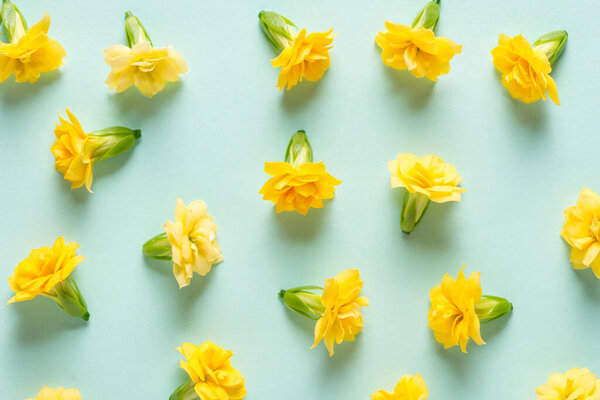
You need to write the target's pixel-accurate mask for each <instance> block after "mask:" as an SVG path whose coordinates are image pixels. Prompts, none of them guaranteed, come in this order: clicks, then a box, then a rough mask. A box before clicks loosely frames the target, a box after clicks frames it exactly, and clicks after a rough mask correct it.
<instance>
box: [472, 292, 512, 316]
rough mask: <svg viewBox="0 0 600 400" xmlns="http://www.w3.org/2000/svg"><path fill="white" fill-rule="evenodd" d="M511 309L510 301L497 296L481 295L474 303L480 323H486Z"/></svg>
mask: <svg viewBox="0 0 600 400" xmlns="http://www.w3.org/2000/svg"><path fill="white" fill-rule="evenodd" d="M512 310H513V305H512V303H511V302H510V301H508V300H506V299H505V298H502V297H497V296H482V297H481V300H479V302H478V303H477V304H475V312H476V313H477V317H479V321H480V322H481V323H486V322H490V321H493V320H495V319H498V318H500V317H503V316H504V315H506V314H508V313H509V312H511V311H512Z"/></svg>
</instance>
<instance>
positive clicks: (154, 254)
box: [142, 232, 173, 261]
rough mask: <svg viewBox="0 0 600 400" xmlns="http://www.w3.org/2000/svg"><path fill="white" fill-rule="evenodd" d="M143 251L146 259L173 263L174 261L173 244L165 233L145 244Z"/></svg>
mask: <svg viewBox="0 0 600 400" xmlns="http://www.w3.org/2000/svg"><path fill="white" fill-rule="evenodd" d="M142 251H143V253H144V255H145V256H146V257H150V258H154V259H156V260H164V261H171V260H172V259H173V253H172V247H171V243H169V238H168V237H167V234H166V233H164V232H163V233H160V234H158V235H156V236H154V237H153V238H152V239H150V240H148V241H147V242H146V243H144V246H143V247H142Z"/></svg>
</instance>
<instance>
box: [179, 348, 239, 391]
mask: <svg viewBox="0 0 600 400" xmlns="http://www.w3.org/2000/svg"><path fill="white" fill-rule="evenodd" d="M177 350H178V351H179V352H181V354H183V356H184V357H185V358H186V361H183V360H181V361H180V362H179V366H180V367H181V368H182V369H183V370H185V372H187V374H188V376H189V378H190V379H189V380H188V381H187V382H186V383H184V384H183V385H182V386H180V387H179V388H177V390H175V392H173V394H172V395H171V397H170V398H169V400H190V399H197V398H199V399H200V400H241V399H243V398H244V396H246V388H245V385H244V377H243V376H242V374H241V373H240V372H239V371H238V370H237V369H235V368H233V367H232V366H231V361H230V358H231V357H232V356H233V353H232V352H231V351H229V350H225V349H224V348H222V347H219V346H217V345H215V344H213V343H211V342H208V341H207V342H204V343H202V344H201V345H200V346H196V345H193V344H191V343H183V344H182V345H181V347H178V348H177Z"/></svg>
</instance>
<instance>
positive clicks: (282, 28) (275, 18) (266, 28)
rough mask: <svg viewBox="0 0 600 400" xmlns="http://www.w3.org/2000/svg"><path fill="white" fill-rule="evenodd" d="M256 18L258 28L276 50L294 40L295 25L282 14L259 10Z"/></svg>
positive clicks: (281, 48)
mask: <svg viewBox="0 0 600 400" xmlns="http://www.w3.org/2000/svg"><path fill="white" fill-rule="evenodd" d="M258 19H259V21H260V28H261V29H262V31H263V33H264V34H265V36H266V37H267V39H268V40H269V42H271V44H272V45H273V46H274V47H275V48H276V49H277V51H279V52H281V50H283V49H284V48H286V47H288V46H290V45H291V43H292V42H293V41H294V38H295V37H296V31H295V29H294V28H296V25H294V23H293V22H292V21H290V20H289V19H287V18H286V17H284V16H283V15H279V14H277V13H276V12H273V11H261V12H259V13H258Z"/></svg>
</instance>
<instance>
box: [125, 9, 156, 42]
mask: <svg viewBox="0 0 600 400" xmlns="http://www.w3.org/2000/svg"><path fill="white" fill-rule="evenodd" d="M125 35H127V44H128V45H129V47H133V46H135V45H136V44H138V43H149V44H150V46H152V40H150V36H148V32H146V28H144V25H142V23H141V22H140V20H139V19H138V17H136V16H135V15H133V14H132V13H131V11H127V12H126V13H125Z"/></svg>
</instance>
